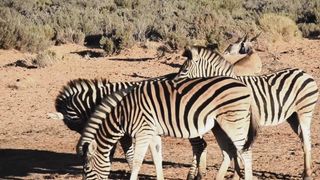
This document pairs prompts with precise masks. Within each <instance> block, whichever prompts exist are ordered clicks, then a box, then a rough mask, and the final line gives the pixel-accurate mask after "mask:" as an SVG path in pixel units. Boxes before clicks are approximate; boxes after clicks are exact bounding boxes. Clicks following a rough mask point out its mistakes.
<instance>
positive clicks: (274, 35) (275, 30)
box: [259, 13, 301, 42]
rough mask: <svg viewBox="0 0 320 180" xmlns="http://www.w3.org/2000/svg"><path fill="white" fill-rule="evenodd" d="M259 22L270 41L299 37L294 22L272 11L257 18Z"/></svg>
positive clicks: (299, 33)
mask: <svg viewBox="0 0 320 180" xmlns="http://www.w3.org/2000/svg"><path fill="white" fill-rule="evenodd" d="M259 24H260V26H261V28H262V29H263V30H264V31H265V32H266V34H267V35H268V37H269V39H270V40H271V41H272V42H277V41H280V40H283V41H287V42H288V41H291V40H293V39H295V38H300V37H301V32H300V31H299V29H298V26H297V25H296V23H295V22H294V21H293V20H291V19H290V18H288V17H285V16H280V15H276V14H272V13H268V14H264V15H263V16H262V17H261V18H260V19H259Z"/></svg>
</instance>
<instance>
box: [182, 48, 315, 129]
mask: <svg viewBox="0 0 320 180" xmlns="http://www.w3.org/2000/svg"><path fill="white" fill-rule="evenodd" d="M189 53H191V55H189V58H188V59H187V60H186V62H185V63H184V66H182V68H181V69H180V71H181V72H184V74H180V77H188V78H196V77H203V76H204V75H206V76H207V77H210V76H217V75H225V76H231V77H234V78H236V79H239V80H241V81H242V82H244V83H245V84H246V85H247V86H248V87H250V89H251V91H252V92H253V97H254V104H253V105H254V106H253V108H254V112H256V113H258V114H257V115H255V117H257V118H258V119H260V122H259V124H260V125H277V124H280V123H282V122H284V121H285V120H287V119H288V118H289V117H290V116H291V115H292V114H293V113H294V112H297V113H299V112H300V114H301V115H302V114H304V112H302V111H300V109H301V108H302V107H304V106H308V108H306V109H308V110H309V113H310V112H311V113H312V111H313V108H314V106H315V104H316V102H317V99H318V87H317V85H316V82H315V81H314V79H313V77H312V76H310V75H309V74H307V73H305V72H304V71H302V70H299V69H290V68H289V69H284V70H281V71H278V72H275V73H272V74H268V75H260V76H235V75H234V74H233V73H232V72H231V73H230V72H229V71H232V69H233V68H232V67H229V66H232V65H231V64H230V63H227V62H226V60H225V59H223V58H219V59H218V60H217V58H211V55H209V56H208V54H215V53H216V52H215V51H212V50H210V49H208V48H206V47H199V46H195V47H191V50H189ZM223 61H225V62H223ZM216 63H222V65H220V66H217V65H215V64H216ZM226 72H227V73H226ZM221 73H222V74H221ZM230 74H231V75H230ZM302 97H303V98H302ZM306 113H307V112H306ZM258 119H257V120H258Z"/></svg>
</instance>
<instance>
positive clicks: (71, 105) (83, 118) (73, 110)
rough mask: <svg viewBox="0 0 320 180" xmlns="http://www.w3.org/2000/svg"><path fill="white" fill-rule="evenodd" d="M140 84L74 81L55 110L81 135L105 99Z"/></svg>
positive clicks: (56, 103) (70, 127) (58, 98)
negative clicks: (97, 107) (96, 108)
mask: <svg viewBox="0 0 320 180" xmlns="http://www.w3.org/2000/svg"><path fill="white" fill-rule="evenodd" d="M175 75H176V74H175V73H173V74H168V75H165V76H160V77H157V78H152V79H149V80H150V81H154V80H162V79H172V78H173V77H174V76H175ZM140 82H142V81H137V82H115V83H111V82H109V81H107V80H106V79H93V80H88V79H80V78H79V79H76V80H72V81H69V82H68V84H67V85H66V86H64V87H63V89H62V90H61V91H60V93H59V95H58V96H57V98H56V100H55V108H56V111H57V112H60V113H62V115H63V121H64V123H65V124H66V125H67V126H68V128H69V129H71V130H74V131H76V132H78V133H81V132H82V129H83V128H84V126H85V124H86V122H87V121H88V119H89V118H90V116H91V114H92V113H93V112H94V110H95V107H96V105H97V104H100V102H101V100H102V99H103V98H104V97H106V96H107V95H109V94H111V93H113V92H116V91H119V90H121V89H126V88H129V87H131V86H133V85H136V84H139V83H140Z"/></svg>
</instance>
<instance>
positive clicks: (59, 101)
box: [55, 78, 110, 132]
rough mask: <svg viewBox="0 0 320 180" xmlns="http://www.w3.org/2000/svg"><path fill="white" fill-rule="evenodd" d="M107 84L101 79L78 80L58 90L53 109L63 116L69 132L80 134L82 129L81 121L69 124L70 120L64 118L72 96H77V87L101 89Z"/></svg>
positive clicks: (73, 121)
mask: <svg viewBox="0 0 320 180" xmlns="http://www.w3.org/2000/svg"><path fill="white" fill-rule="evenodd" d="M108 83H110V82H109V81H108V80H106V79H103V78H101V79H90V80H88V79H82V78H79V79H75V80H71V81H69V82H68V83H67V85H65V86H63V88H62V90H60V92H59V94H58V96H57V97H56V99H55V109H56V111H57V112H60V113H62V114H63V116H64V118H63V121H64V123H65V124H66V125H67V126H68V127H69V128H70V129H71V130H75V131H77V132H80V131H81V130H82V128H83V122H82V121H81V119H77V120H74V119H73V120H72V122H70V119H67V117H66V116H65V115H66V114H68V112H67V108H68V107H69V106H70V104H71V103H72V100H73V98H74V96H78V93H79V92H78V90H77V89H78V87H83V86H87V85H90V84H91V85H93V86H95V87H102V86H106V84H108Z"/></svg>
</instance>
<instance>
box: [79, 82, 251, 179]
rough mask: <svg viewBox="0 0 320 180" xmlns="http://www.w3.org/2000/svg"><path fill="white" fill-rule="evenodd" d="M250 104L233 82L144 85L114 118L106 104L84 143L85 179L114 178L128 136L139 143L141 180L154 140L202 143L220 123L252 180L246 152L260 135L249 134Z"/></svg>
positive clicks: (242, 87)
mask: <svg viewBox="0 0 320 180" xmlns="http://www.w3.org/2000/svg"><path fill="white" fill-rule="evenodd" d="M115 93H118V92H115ZM250 103H251V97H250V90H249V89H248V88H247V87H246V86H245V85H244V84H242V83H240V82H239V81H237V80H235V79H233V78H229V77H215V78H197V79H191V80H190V79H183V80H180V81H179V82H175V81H169V80H163V81H147V82H143V83H141V84H139V85H138V86H137V87H135V88H132V90H131V92H129V94H127V95H126V96H124V97H123V99H122V101H121V102H120V103H119V104H118V105H117V106H116V107H114V109H112V111H111V113H108V109H106V107H110V106H109V102H108V98H106V99H104V100H103V101H102V102H101V104H100V105H99V106H98V107H97V108H96V111H95V112H94V114H93V115H92V116H91V118H90V120H89V122H88V124H87V126H86V128H85V129H84V131H83V133H82V136H81V139H80V140H79V143H78V148H77V149H78V153H79V154H81V155H83V156H84V159H85V164H84V173H85V178H86V179H107V178H108V175H109V172H110V160H109V157H110V150H111V149H112V147H113V146H114V144H115V143H116V142H117V141H118V140H119V139H120V138H121V137H122V136H124V134H128V135H129V136H131V137H133V138H135V139H136V143H135V148H134V149H135V154H134V159H133V167H132V172H131V179H137V176H138V172H139V169H140V166H141V164H142V160H143V158H144V155H145V153H146V150H147V148H148V145H149V143H150V141H151V140H152V138H153V137H155V136H158V135H166V136H172V137H178V138H195V137H199V136H200V137H202V136H203V135H204V134H205V133H206V132H207V131H210V130H211V129H212V128H213V126H215V123H217V125H219V126H220V127H221V129H222V130H223V131H221V132H224V133H225V134H226V135H227V138H229V139H230V140H231V141H232V142H233V145H234V147H235V148H236V149H237V153H238V154H239V156H240V157H241V158H242V160H243V163H244V165H245V177H246V179H252V169H251V152H250V151H247V150H246V149H248V148H249V147H250V145H251V142H252V140H253V135H254V132H255V130H252V131H251V132H253V133H248V130H249V124H250V122H252V121H250V111H249V110H250ZM252 127H253V126H252ZM249 132H250V131H249ZM222 135H223V134H222ZM222 135H221V136H222ZM219 137H220V136H218V138H219ZM225 137H226V136H225ZM225 143H226V142H225ZM226 151H228V150H227V149H226ZM229 153H231V152H229Z"/></svg>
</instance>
